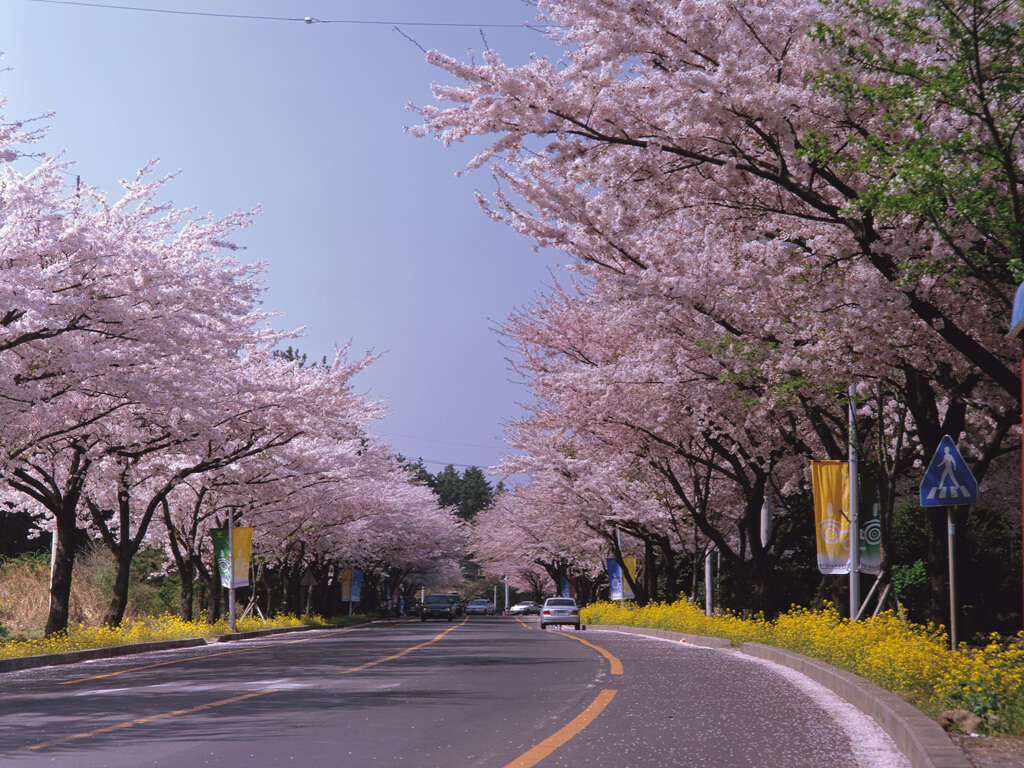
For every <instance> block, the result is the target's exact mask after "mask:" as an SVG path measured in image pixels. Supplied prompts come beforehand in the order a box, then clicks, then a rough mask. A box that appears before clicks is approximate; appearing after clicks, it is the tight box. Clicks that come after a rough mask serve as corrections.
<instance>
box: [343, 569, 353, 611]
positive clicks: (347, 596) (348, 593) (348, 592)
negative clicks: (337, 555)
mask: <svg viewBox="0 0 1024 768" xmlns="http://www.w3.org/2000/svg"><path fill="white" fill-rule="evenodd" d="M341 599H342V600H343V601H345V602H346V603H347V602H348V601H349V600H351V599H352V570H351V569H350V568H346V569H345V570H344V571H342V572H341Z"/></svg>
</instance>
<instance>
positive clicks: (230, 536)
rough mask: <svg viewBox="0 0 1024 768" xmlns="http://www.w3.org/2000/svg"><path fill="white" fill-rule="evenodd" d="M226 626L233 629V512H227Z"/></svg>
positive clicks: (231, 510) (233, 630)
mask: <svg viewBox="0 0 1024 768" xmlns="http://www.w3.org/2000/svg"><path fill="white" fill-rule="evenodd" d="M228 626H229V627H230V628H231V631H232V632H237V631H238V630H237V629H236V627H235V511H234V510H233V509H229V510H228Z"/></svg>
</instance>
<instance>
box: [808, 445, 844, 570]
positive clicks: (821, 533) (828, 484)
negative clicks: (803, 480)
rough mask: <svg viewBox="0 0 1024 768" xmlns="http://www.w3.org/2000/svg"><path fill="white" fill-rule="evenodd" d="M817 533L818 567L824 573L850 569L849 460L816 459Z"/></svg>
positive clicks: (813, 465) (813, 476)
mask: <svg viewBox="0 0 1024 768" xmlns="http://www.w3.org/2000/svg"><path fill="white" fill-rule="evenodd" d="M811 489H812V491H813V494H814V532H815V538H816V539H817V543H818V570H819V571H821V572H822V573H824V574H843V573H849V572H850V518H849V516H848V515H847V508H848V506H849V503H850V466H849V464H848V463H847V462H845V461H838V460H831V461H812V462H811Z"/></svg>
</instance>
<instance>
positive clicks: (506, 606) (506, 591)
mask: <svg viewBox="0 0 1024 768" xmlns="http://www.w3.org/2000/svg"><path fill="white" fill-rule="evenodd" d="M501 612H502V613H503V614H504V613H507V612H508V578H507V577H506V579H505V605H504V606H503V607H502V609H501Z"/></svg>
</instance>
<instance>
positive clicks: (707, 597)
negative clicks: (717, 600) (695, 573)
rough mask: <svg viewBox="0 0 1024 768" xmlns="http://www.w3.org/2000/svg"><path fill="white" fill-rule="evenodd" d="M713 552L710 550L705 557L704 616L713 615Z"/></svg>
mask: <svg viewBox="0 0 1024 768" xmlns="http://www.w3.org/2000/svg"><path fill="white" fill-rule="evenodd" d="M712 551H713V550H710V549H709V550H708V551H707V552H706V553H705V555H704V615H705V616H710V615H711V606H712V604H713V603H712V600H711V553H712Z"/></svg>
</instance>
